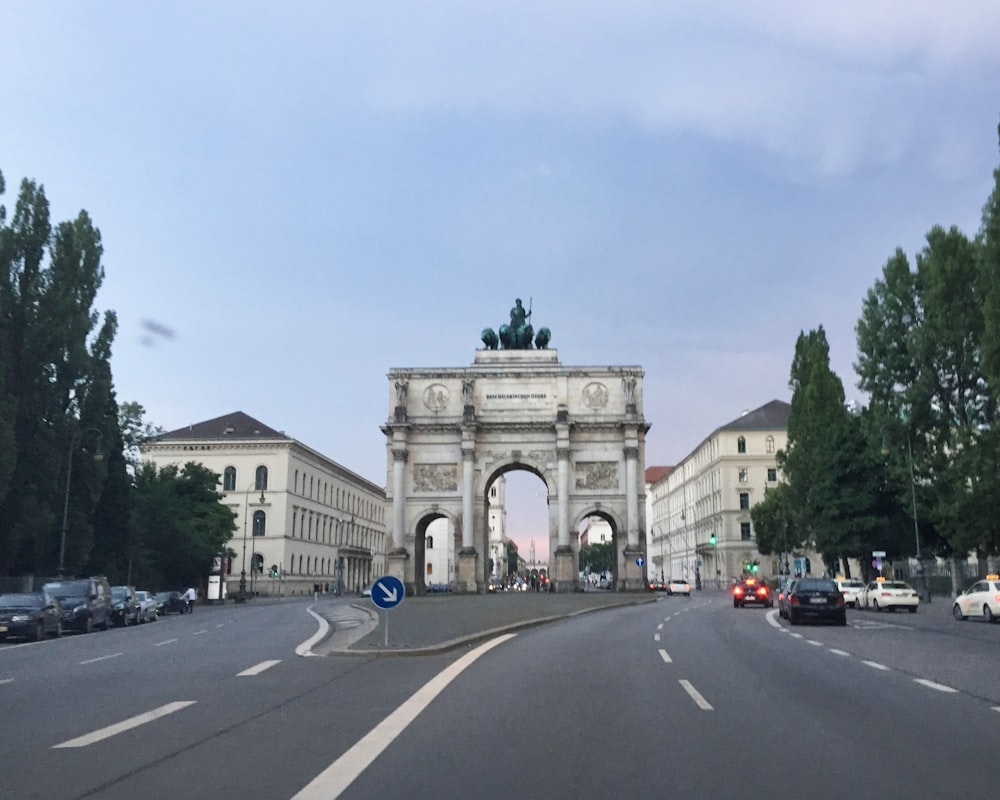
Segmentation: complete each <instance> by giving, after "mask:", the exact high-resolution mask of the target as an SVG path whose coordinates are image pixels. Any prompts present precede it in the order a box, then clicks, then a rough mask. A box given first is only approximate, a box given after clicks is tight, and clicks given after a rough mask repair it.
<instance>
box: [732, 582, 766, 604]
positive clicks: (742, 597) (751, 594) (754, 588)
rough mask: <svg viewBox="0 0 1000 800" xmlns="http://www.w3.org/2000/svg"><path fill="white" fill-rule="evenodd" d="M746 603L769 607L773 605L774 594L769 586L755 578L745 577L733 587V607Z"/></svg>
mask: <svg viewBox="0 0 1000 800" xmlns="http://www.w3.org/2000/svg"><path fill="white" fill-rule="evenodd" d="M748 605H761V606H764V608H771V607H772V606H773V605H774V595H773V594H771V589H770V587H769V586H768V585H767V584H766V583H764V582H763V581H761V580H758V579H757V578H746V579H745V580H742V581H740V582H739V583H737V584H736V585H735V586H734V587H733V608H743V607H745V606H748Z"/></svg>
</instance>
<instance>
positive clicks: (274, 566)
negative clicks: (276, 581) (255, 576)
mask: <svg viewBox="0 0 1000 800" xmlns="http://www.w3.org/2000/svg"><path fill="white" fill-rule="evenodd" d="M271 577H272V578H277V577H278V565H277V564H272V565H271Z"/></svg>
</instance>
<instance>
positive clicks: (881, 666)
mask: <svg viewBox="0 0 1000 800" xmlns="http://www.w3.org/2000/svg"><path fill="white" fill-rule="evenodd" d="M861 663H862V664H867V665H868V666H869V667H874V668H875V669H880V670H883V671H885V672H888V671H889V667H887V666H886V665H885V664H879V663H878V662H877V661H862V662H861Z"/></svg>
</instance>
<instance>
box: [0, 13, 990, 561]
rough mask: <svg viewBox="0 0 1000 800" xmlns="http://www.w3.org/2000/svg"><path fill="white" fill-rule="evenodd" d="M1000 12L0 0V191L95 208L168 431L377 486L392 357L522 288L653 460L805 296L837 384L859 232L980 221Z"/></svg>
mask: <svg viewBox="0 0 1000 800" xmlns="http://www.w3.org/2000/svg"><path fill="white" fill-rule="evenodd" d="M998 41H1000V3H996V2H995V0H968V1H967V2H962V3H955V4H947V5H946V4H942V3H940V2H929V1H927V2H925V1H924V0H886V1H885V2H878V1H877V0H863V1H862V2H857V1H856V0H841V2H837V3H802V2H801V1H800V0H772V1H770V2H768V1H767V0H761V2H756V3H746V2H744V0H691V1H690V2H688V1H687V0H684V1H682V2H669V1H668V0H650V1H649V2H644V1H642V0H619V2H616V3H606V2H589V1H588V0H573V2H569V1H568V0H565V1H564V0H553V2H538V0H532V2H521V1H520V0H504V2H493V1H492V0H480V1H479V2H475V3H470V2H435V0H428V2H423V3H386V2H381V0H365V2H338V3H331V2H307V1H305V0H302V1H300V2H284V1H283V2H254V0H240V2H227V1H224V0H217V1H216V2H211V3H205V2H202V1H201V0H175V1H174V2H171V3H136V2H119V1H118V0H102V1H101V2H94V1H93V0H91V1H89V2H88V1H87V0H82V1H81V2H69V1H68V0H63V1H62V2H49V1H47V0H36V1H35V2H32V3H2V4H0V75H2V79H0V171H2V172H3V175H4V177H5V178H6V182H7V193H6V195H5V196H4V197H3V198H0V200H2V202H3V203H4V204H5V205H7V207H8V209H9V210H10V209H12V207H13V205H14V202H15V200H16V196H17V188H18V185H19V183H20V181H21V179H22V178H31V179H34V180H36V181H37V182H39V183H41V184H43V185H44V187H45V189H46V193H47V195H48V198H49V201H50V203H51V208H52V217H53V221H56V222H58V221H62V220H67V219H70V218H72V217H74V216H75V215H76V214H77V213H78V212H79V210H80V209H86V210H87V212H88V213H89V214H90V215H91V217H92V219H93V220H94V222H95V224H96V225H97V226H98V227H99V228H100V230H101V234H102V237H103V243H104V259H103V263H104V269H105V280H104V284H103V286H102V288H101V290H100V293H99V295H98V299H97V303H96V309H97V310H99V311H104V310H109V309H110V310H114V311H115V312H116V313H117V314H118V319H119V325H120V327H119V333H118V337H117V340H116V342H115V347H114V353H113V358H112V368H113V371H114V378H115V385H116V390H117V394H118V399H119V401H120V402H139V403H141V404H142V405H143V407H144V408H145V410H146V420H147V421H148V422H150V423H152V424H154V425H158V426H160V427H162V428H164V429H165V430H173V429H175V428H179V427H183V426H185V425H188V424H190V423H195V422H200V421H204V420H207V419H211V418H213V417H217V416H221V415H223V414H227V413H230V412H233V411H244V412H245V413H247V414H249V415H251V416H253V417H256V418H257V419H259V420H260V421H262V422H263V423H265V424H267V425H269V426H271V427H273V428H276V429H278V430H283V431H285V432H286V433H287V434H288V435H289V436H292V437H294V438H296V439H298V440H299V441H301V442H303V443H304V444H306V445H308V446H309V447H312V448H313V449H315V450H317V451H319V452H320V453H323V454H324V455H326V456H328V457H330V458H332V459H334V460H335V461H337V462H339V463H340V464H342V465H344V466H346V467H348V468H349V469H351V470H353V471H354V472H356V473H357V474H359V475H361V476H363V477H365V478H367V479H368V480H371V481H373V482H375V483H377V484H378V485H380V486H381V485H385V484H386V467H387V462H386V451H385V438H384V436H383V434H382V432H381V431H380V429H379V426H380V425H381V424H383V423H384V422H385V421H386V419H387V418H388V416H389V408H388V402H389V397H390V392H389V391H388V380H387V373H388V371H389V370H390V369H392V368H397V367H414V368H418V367H464V366H468V365H470V364H471V363H472V362H473V359H474V356H475V350H476V348H477V347H480V346H481V343H480V341H479V334H480V332H481V330H482V329H483V328H485V327H493V328H496V327H498V326H499V325H500V324H501V323H503V322H505V321H507V316H508V311H509V308H510V306H511V305H512V302H513V300H514V298H515V297H522V298H524V299H525V300H527V299H528V298H530V299H531V302H532V309H533V312H534V313H533V317H532V319H533V321H534V322H535V324H536V327H538V326H542V325H544V326H546V327H548V328H550V329H551V331H552V341H551V343H550V347H552V348H554V349H556V350H557V351H558V354H559V359H560V361H561V362H562V363H563V364H564V365H567V366H586V365H638V366H640V367H642V369H643V370H644V372H645V380H644V393H643V404H644V405H643V411H644V415H645V418H646V420H647V421H648V422H650V423H651V425H652V427H651V429H650V431H649V433H648V435H647V440H646V466H652V465H668V464H676V463H678V462H680V461H681V460H683V459H684V457H685V456H686V455H688V454H689V453H690V452H691V451H692V450H693V449H694V448H695V447H696V446H697V445H698V444H699V443H700V442H701V441H702V440H703V439H704V438H705V437H706V436H708V435H709V434H710V433H711V432H712V431H713V430H715V429H716V428H717V427H719V426H720V425H723V424H725V423H727V422H729V421H731V420H733V419H735V418H736V417H738V416H739V415H740V414H741V412H742V411H744V410H749V409H753V408H757V407H758V406H760V405H763V404H764V403H766V402H768V401H770V400H772V399H775V398H777V399H783V400H789V399H790V392H789V389H788V376H789V367H790V364H791V359H792V354H793V351H794V346H795V340H796V338H797V337H798V335H799V334H800V333H801V332H803V331H810V330H813V329H816V328H818V327H819V326H820V325H822V326H823V328H824V329H825V331H826V333H827V337H828V340H829V342H830V348H831V366H832V368H833V369H834V371H836V372H837V374H838V375H839V376H840V377H841V379H842V381H843V382H844V385H845V390H846V394H847V397H848V399H858V400H862V401H863V397H861V396H860V393H859V392H858V390H857V389H856V382H857V380H856V376H855V374H854V371H853V363H854V361H855V360H856V341H855V336H854V327H855V324H856V322H857V319H858V317H859V315H860V311H861V303H862V300H863V298H864V296H865V293H866V292H867V290H868V289H869V288H871V286H872V285H873V284H874V282H875V281H876V280H877V279H878V278H879V277H880V275H881V270H882V267H883V265H884V264H885V262H886V261H887V260H888V258H889V257H890V256H891V255H892V254H893V252H894V251H895V250H896V248H902V249H903V250H904V251H905V252H906V253H907V255H908V256H909V257H910V258H911V261H912V260H913V259H914V258H915V256H916V254H917V253H918V252H919V251H920V250H921V248H922V247H923V245H924V238H925V235H926V234H927V232H928V231H929V230H930V229H931V228H932V227H933V226H935V225H943V226H946V227H949V226H952V225H955V226H957V227H959V228H960V229H962V230H963V231H964V232H965V233H967V234H968V235H970V236H972V235H974V234H975V233H976V231H977V230H978V228H979V223H980V218H981V211H982V206H983V204H984V203H985V202H986V200H987V198H988V196H989V193H990V191H991V188H992V185H993V177H992V171H993V169H994V168H995V167H996V166H997V164H998V163H1000V152H998V147H997V123H998V121H1000V47H998V46H997V42H998ZM145 321H153V322H154V323H156V325H159V326H163V329H166V331H165V330H163V329H156V328H154V329H150V328H149V327H147V326H146V325H145ZM165 332H172V334H173V335H172V336H167V335H164V333H165ZM509 485H510V494H511V497H512V500H511V504H510V508H509V509H508V524H509V532H510V534H511V535H512V536H513V538H514V539H515V540H517V541H519V543H521V544H522V552H524V551H526V550H527V548H528V547H529V546H530V545H529V544H528V543H529V542H530V541H531V540H534V541H535V543H536V546H537V547H538V549H539V550H542V549H543V548H546V547H547V542H546V541H545V539H546V533H545V530H544V519H545V515H544V508H545V498H544V496H539V494H538V492H539V491H540V490H541V488H542V484H541V482H540V481H538V479H537V478H534V477H533V476H530V477H529V476H527V475H525V474H520V473H518V474H515V475H513V476H512V477H511V480H510V484H509ZM540 520H541V522H539V521H540ZM539 525H541V526H542V527H539Z"/></svg>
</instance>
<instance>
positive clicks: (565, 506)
mask: <svg viewBox="0 0 1000 800" xmlns="http://www.w3.org/2000/svg"><path fill="white" fill-rule="evenodd" d="M569 452H570V450H569V448H568V447H560V448H557V450H556V458H557V459H558V465H559V476H558V480H559V503H558V509H559V547H560V548H562V547H569V546H570V544H569Z"/></svg>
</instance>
